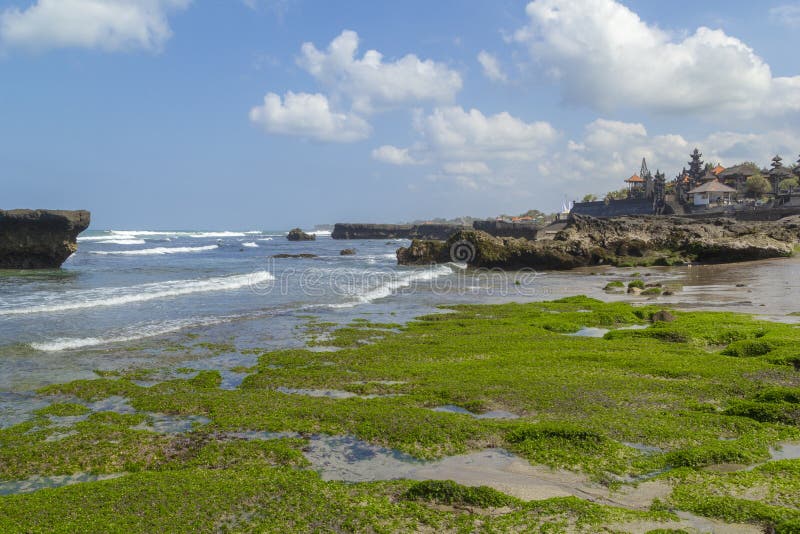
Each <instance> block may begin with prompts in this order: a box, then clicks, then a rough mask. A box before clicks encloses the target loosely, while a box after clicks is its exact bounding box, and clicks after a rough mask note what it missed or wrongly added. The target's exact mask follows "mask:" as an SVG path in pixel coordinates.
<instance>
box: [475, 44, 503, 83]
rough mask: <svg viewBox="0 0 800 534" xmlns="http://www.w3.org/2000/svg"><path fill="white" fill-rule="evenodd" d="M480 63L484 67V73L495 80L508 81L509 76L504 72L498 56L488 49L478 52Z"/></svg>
mask: <svg viewBox="0 0 800 534" xmlns="http://www.w3.org/2000/svg"><path fill="white" fill-rule="evenodd" d="M478 63H480V64H481V67H483V74H484V76H486V77H487V78H489V79H490V80H492V81H494V82H507V81H508V76H506V73H505V72H503V68H502V67H501V66H500V62H499V61H497V58H496V57H494V56H493V55H492V54H490V53H489V52H487V51H486V50H481V51H480V53H479V54H478Z"/></svg>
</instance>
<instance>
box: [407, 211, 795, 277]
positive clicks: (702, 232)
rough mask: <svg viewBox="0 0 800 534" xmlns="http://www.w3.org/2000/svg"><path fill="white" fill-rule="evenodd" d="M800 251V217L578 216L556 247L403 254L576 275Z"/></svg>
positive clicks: (453, 241) (426, 243) (424, 248)
mask: <svg viewBox="0 0 800 534" xmlns="http://www.w3.org/2000/svg"><path fill="white" fill-rule="evenodd" d="M799 243H800V216H792V217H786V218H784V219H780V220H778V221H750V222H744V221H736V220H734V219H728V218H718V219H708V220H702V221H697V220H692V219H684V218H680V217H647V216H642V217H619V218H614V219H598V218H594V217H587V216H574V217H573V218H572V219H571V220H570V221H569V222H568V223H567V225H566V226H565V227H564V229H563V230H561V231H559V232H558V233H556V234H555V236H553V238H552V239H542V240H528V239H523V238H516V239H515V238H501V237H493V236H491V235H489V234H487V233H486V232H482V231H478V230H460V231H458V232H456V233H454V234H453V235H451V236H450V237H449V238H448V239H447V240H446V241H432V240H417V239H415V240H413V241H412V242H411V245H410V246H408V247H402V248H400V249H398V250H397V261H398V263H399V264H401V265H428V264H431V263H446V262H451V261H454V262H462V263H467V264H468V265H471V266H474V267H489V268H491V267H499V268H507V269H519V268H525V267H529V268H534V269H553V270H555V269H562V270H563V269H573V268H576V267H587V266H595V265H615V266H620V267H625V266H649V265H680V264H685V263H691V262H700V263H732V262H741V261H750V260H761V259H767V258H779V257H788V256H791V255H792V254H793V253H794V250H795V247H796V246H797V245H798V244H799Z"/></svg>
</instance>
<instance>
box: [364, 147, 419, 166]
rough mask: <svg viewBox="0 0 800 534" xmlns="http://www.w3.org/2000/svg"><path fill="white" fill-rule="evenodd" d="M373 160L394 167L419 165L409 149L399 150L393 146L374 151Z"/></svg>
mask: <svg viewBox="0 0 800 534" xmlns="http://www.w3.org/2000/svg"><path fill="white" fill-rule="evenodd" d="M372 158H373V159H376V160H378V161H382V162H384V163H390V164H392V165H415V164H416V163H418V161H417V160H415V159H414V158H413V157H412V156H411V154H409V149H407V148H397V147H396V146H392V145H383V146H381V147H378V148H376V149H374V150H373V151H372Z"/></svg>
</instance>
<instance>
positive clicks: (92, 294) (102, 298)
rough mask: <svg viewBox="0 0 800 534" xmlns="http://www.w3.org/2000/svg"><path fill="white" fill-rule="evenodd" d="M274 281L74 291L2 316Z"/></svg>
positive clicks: (260, 276) (252, 278) (258, 276)
mask: <svg viewBox="0 0 800 534" xmlns="http://www.w3.org/2000/svg"><path fill="white" fill-rule="evenodd" d="M274 279H275V277H274V276H273V275H272V273H269V272H267V271H258V272H254V273H250V274H237V275H232V276H220V277H216V278H204V279H197V280H173V281H167V282H156V283H151V284H141V285H138V286H130V287H113V288H109V287H105V288H98V289H90V290H86V291H70V292H67V293H62V294H60V295H57V296H53V297H51V298H48V299H42V300H45V302H44V303H41V300H40V301H39V303H37V304H34V305H29V302H22V303H17V305H16V306H14V305H13V303H11V304H12V305H11V306H10V307H5V308H0V316H3V315H22V314H31V313H56V312H64V311H72V310H83V309H88V308H96V307H101V306H120V305H123V304H131V303H135V302H147V301H150V300H156V299H163V298H173V297H178V296H181V295H191V294H193V293H208V292H212V291H233V290H236V289H241V288H245V287H248V286H255V285H257V284H263V283H264V282H268V281H271V280H274ZM20 304H21V305H20ZM26 304H27V305H26Z"/></svg>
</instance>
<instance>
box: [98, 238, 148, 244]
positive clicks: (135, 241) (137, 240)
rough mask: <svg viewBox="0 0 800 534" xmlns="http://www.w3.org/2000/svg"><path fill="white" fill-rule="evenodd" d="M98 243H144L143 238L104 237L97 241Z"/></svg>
mask: <svg viewBox="0 0 800 534" xmlns="http://www.w3.org/2000/svg"><path fill="white" fill-rule="evenodd" d="M97 244H98V245H144V244H145V240H144V239H104V240H102V241H100V240H98V241H97Z"/></svg>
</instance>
